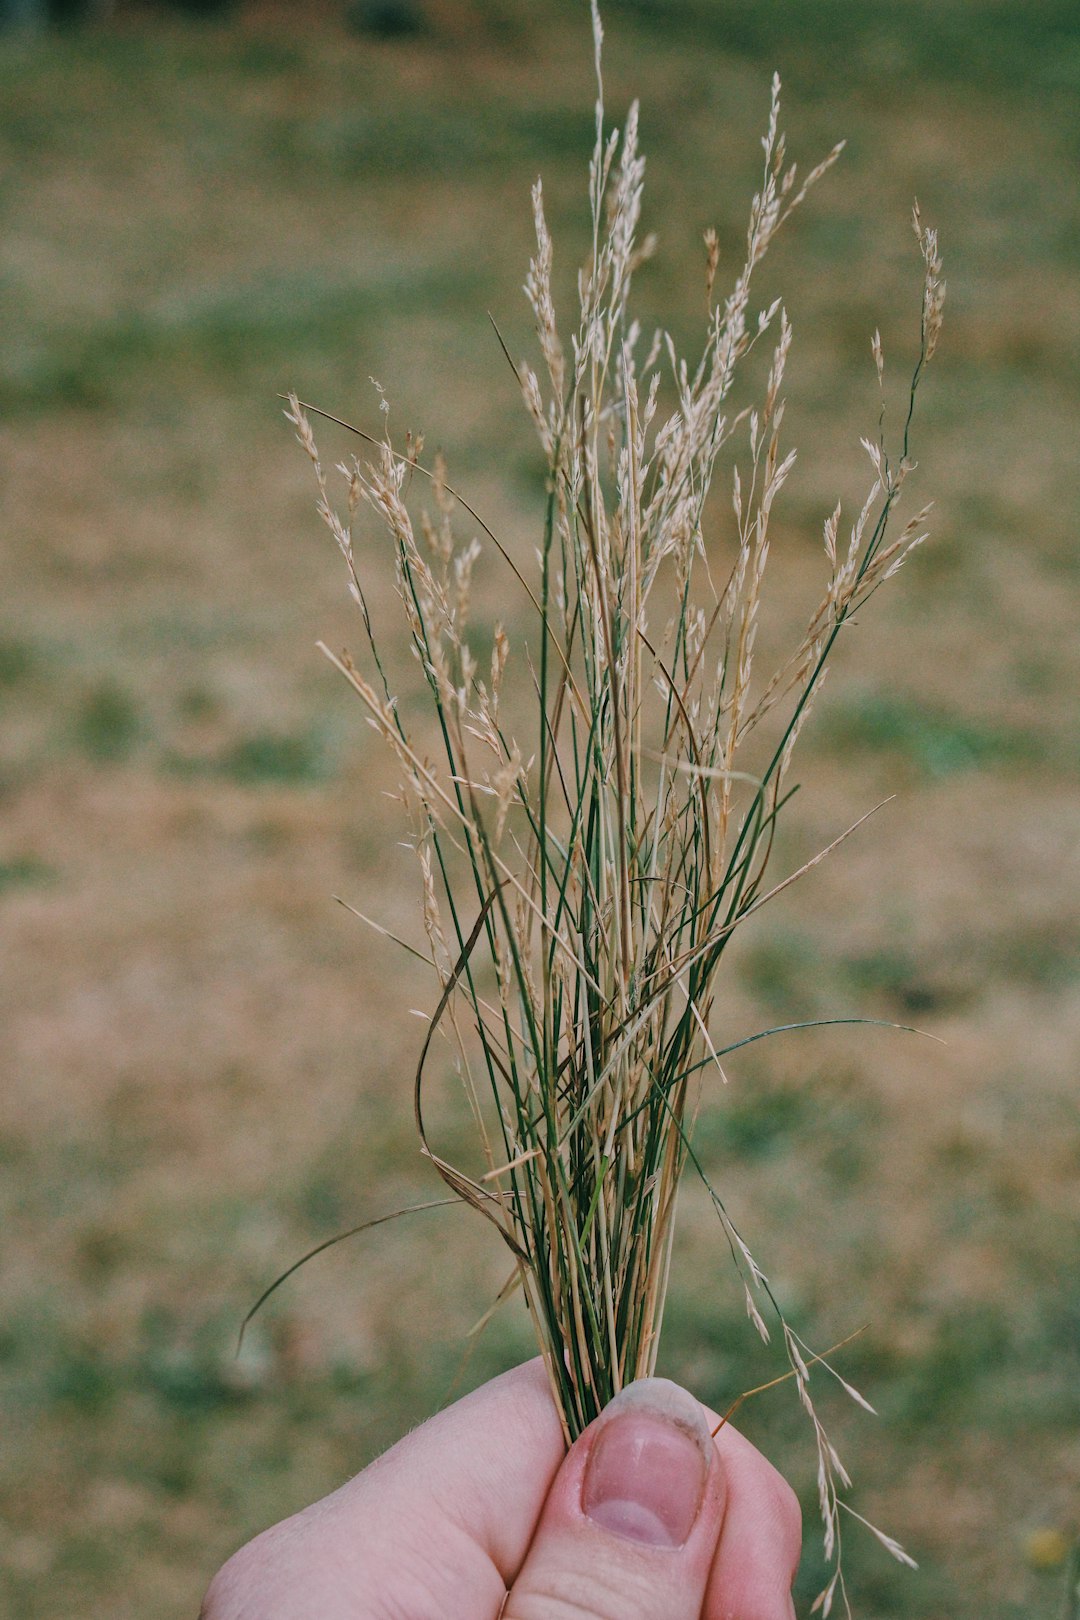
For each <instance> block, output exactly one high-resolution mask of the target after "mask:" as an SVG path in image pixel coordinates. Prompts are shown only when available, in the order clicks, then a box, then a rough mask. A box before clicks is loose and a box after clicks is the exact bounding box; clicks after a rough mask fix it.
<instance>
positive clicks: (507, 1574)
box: [202, 1361, 801, 1620]
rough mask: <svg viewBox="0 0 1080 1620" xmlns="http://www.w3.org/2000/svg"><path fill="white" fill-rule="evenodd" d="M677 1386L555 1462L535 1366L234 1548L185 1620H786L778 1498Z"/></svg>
mask: <svg viewBox="0 0 1080 1620" xmlns="http://www.w3.org/2000/svg"><path fill="white" fill-rule="evenodd" d="M719 1423H720V1420H719V1418H718V1417H717V1416H716V1415H715V1414H714V1413H711V1412H709V1411H708V1410H707V1409H706V1408H704V1407H702V1406H700V1405H699V1403H698V1402H697V1401H696V1400H695V1399H694V1398H693V1396H691V1395H689V1394H688V1393H687V1392H686V1391H685V1390H682V1389H680V1388H679V1387H678V1386H676V1385H673V1384H669V1383H667V1381H666V1380H663V1379H656V1380H652V1379H650V1380H644V1381H642V1382H641V1383H639V1384H636V1385H632V1386H631V1387H630V1390H629V1391H627V1392H624V1394H623V1395H622V1396H621V1397H618V1398H617V1399H616V1401H615V1402H614V1403H612V1405H611V1406H609V1407H608V1408H607V1409H606V1410H605V1411H604V1412H603V1413H602V1414H601V1416H600V1417H599V1418H598V1419H597V1420H596V1422H595V1423H593V1424H592V1425H591V1426H590V1427H589V1428H588V1429H587V1430H586V1431H585V1433H584V1434H583V1435H582V1436H581V1437H580V1439H578V1440H577V1442H576V1443H575V1444H574V1445H573V1446H572V1447H571V1448H570V1450H569V1451H567V1450H566V1447H565V1445H564V1442H563V1437H562V1431H561V1429H560V1426H559V1420H558V1417H557V1415H556V1412H555V1407H554V1404H553V1402H552V1398H551V1393H550V1390H549V1388H548V1383H547V1379H546V1376H545V1374H544V1371H543V1368H542V1366H541V1364H540V1362H538V1361H533V1362H529V1363H527V1364H526V1365H525V1366H522V1367H517V1368H515V1369H514V1370H513V1371H512V1372H509V1373H505V1374H503V1376H502V1377H501V1378H496V1379H494V1380H493V1381H492V1382H491V1383H489V1384H485V1385H484V1386H483V1388H481V1389H478V1390H476V1391H475V1392H474V1393H473V1394H471V1395H468V1396H466V1397H465V1399H464V1400H461V1401H458V1402H457V1403H456V1404H455V1405H454V1406H451V1407H449V1408H448V1409H447V1410H446V1411H444V1412H440V1413H439V1414H438V1416H436V1417H434V1418H432V1419H430V1420H429V1422H427V1423H425V1424H424V1425H423V1426H422V1427H421V1428H419V1429H416V1430H414V1432H413V1433H412V1434H409V1435H407V1436H406V1437H405V1439H403V1440H401V1441H399V1442H398V1444H397V1445H396V1446H394V1447H393V1448H392V1449H391V1450H390V1451H388V1452H386V1453H385V1455H383V1456H382V1457H380V1458H378V1460H377V1461H376V1462H374V1463H372V1464H371V1466H370V1467H368V1468H365V1469H364V1471H363V1472H362V1473H360V1474H358V1475H357V1476H356V1478H355V1479H353V1480H350V1481H349V1483H348V1484H347V1485H343V1486H342V1487H341V1489H340V1490H337V1491H335V1492H334V1493H333V1494H332V1495H331V1496H327V1497H325V1498H324V1499H323V1500H322V1501H321V1502H316V1503H315V1504H314V1506H312V1507H309V1508H305V1509H304V1511H303V1512H301V1513H297V1514H295V1515H294V1516H293V1517H292V1518H290V1519H286V1520H284V1521H283V1522H282V1523H281V1524H278V1525H275V1526H274V1528H273V1529H271V1530H267V1531H265V1532H264V1533H263V1534H262V1535H261V1536H258V1537H256V1539H255V1540H254V1541H251V1542H249V1543H248V1544H247V1546H245V1547H242V1548H241V1549H240V1551H239V1552H238V1553H236V1554H235V1555H234V1557H232V1558H231V1559H230V1560H229V1562H228V1563H227V1564H226V1565H225V1566H224V1567H223V1568H222V1569H221V1570H219V1572H218V1574H217V1575H216V1576H215V1578H214V1580H213V1582H212V1584H211V1586H210V1590H209V1592H208V1593H207V1595H206V1600H205V1603H204V1605H203V1610H202V1620H793V1617H794V1614H795V1610H794V1606H793V1604H792V1600H791V1583H792V1580H793V1579H794V1575H795V1571H796V1568H797V1566H798V1561H799V1550H800V1541H801V1531H800V1517H799V1507H798V1503H797V1501H796V1499H795V1495H794V1492H793V1491H792V1490H791V1488H790V1486H789V1485H788V1484H787V1482H786V1481H785V1480H784V1479H783V1478H782V1476H781V1475H780V1474H779V1473H777V1471H776V1469H775V1468H773V1467H772V1465H771V1464H770V1463H769V1462H767V1461H766V1460H765V1458H764V1457H763V1456H762V1455H761V1453H760V1452H759V1451H757V1450H756V1449H755V1447H754V1446H752V1445H751V1444H750V1442H749V1441H748V1440H747V1439H745V1438H744V1436H742V1435H741V1434H739V1433H738V1432H737V1430H735V1429H733V1428H732V1427H731V1426H730V1425H729V1424H724V1425H723V1426H721V1427H720V1428H719V1429H718V1430H717V1432H716V1434H715V1436H714V1435H713V1434H712V1432H711V1431H712V1430H714V1429H716V1428H717V1425H718V1424H719Z"/></svg>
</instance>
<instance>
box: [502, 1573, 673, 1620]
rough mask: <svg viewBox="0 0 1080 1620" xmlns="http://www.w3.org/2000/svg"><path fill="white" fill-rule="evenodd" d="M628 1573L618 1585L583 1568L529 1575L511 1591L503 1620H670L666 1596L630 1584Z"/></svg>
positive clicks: (647, 1588) (642, 1586)
mask: <svg viewBox="0 0 1080 1620" xmlns="http://www.w3.org/2000/svg"><path fill="white" fill-rule="evenodd" d="M628 1573H629V1572H628V1571H625V1570H624V1571H622V1572H621V1579H620V1580H618V1581H617V1582H616V1581H608V1580H605V1579H604V1578H603V1576H602V1575H600V1574H598V1573H596V1572H588V1571H582V1570H579V1569H574V1570H571V1569H545V1570H543V1571H542V1572H540V1571H538V1572H537V1574H536V1575H535V1576H533V1577H531V1578H530V1577H529V1576H528V1575H527V1574H526V1576H525V1579H524V1580H522V1579H519V1581H518V1583H517V1584H516V1585H515V1587H514V1588H513V1590H512V1591H511V1593H510V1595H509V1598H508V1599H507V1603H506V1607H505V1609H504V1610H503V1614H502V1620H661V1617H663V1620H669V1617H670V1615H671V1610H670V1607H669V1606H667V1604H666V1600H665V1595H664V1594H663V1593H660V1592H657V1591H654V1590H650V1589H649V1588H650V1585H651V1584H653V1583H646V1582H644V1581H642V1582H630V1581H628V1579H627V1575H628ZM668 1595H670V1594H668Z"/></svg>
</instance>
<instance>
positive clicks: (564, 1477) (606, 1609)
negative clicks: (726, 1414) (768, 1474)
mask: <svg viewBox="0 0 1080 1620" xmlns="http://www.w3.org/2000/svg"><path fill="white" fill-rule="evenodd" d="M725 1495H726V1481H725V1470H724V1466H723V1463H722V1462H721V1458H720V1453H719V1451H718V1450H717V1448H716V1447H715V1446H714V1445H713V1442H712V1438H711V1435H710V1431H709V1426H708V1423H707V1421H706V1418H705V1413H704V1411H703V1409H702V1407H701V1406H700V1405H699V1403H698V1402H697V1401H696V1400H695V1399H694V1398H693V1396H692V1395H688V1394H687V1392H686V1391H685V1390H684V1389H680V1387H679V1386H678V1385H677V1384H672V1383H669V1382H668V1380H667V1379H665V1378H645V1379H641V1380H639V1381H638V1382H637V1383H635V1384H630V1385H628V1386H627V1387H626V1388H625V1389H624V1390H623V1391H622V1393H621V1394H620V1395H617V1396H616V1397H615V1399H614V1400H613V1401H612V1402H611V1403H610V1404H609V1405H608V1406H607V1407H606V1408H605V1410H604V1411H603V1412H602V1413H601V1415H600V1417H599V1418H597V1420H596V1422H595V1423H593V1424H591V1425H590V1427H589V1428H588V1429H587V1430H586V1431H585V1433H584V1434H583V1435H582V1436H581V1438H580V1439H579V1440H578V1441H577V1443H576V1444H575V1445H574V1446H573V1447H571V1449H570V1451H569V1453H568V1454H567V1457H566V1460H565V1462H564V1463H563V1465H562V1467H561V1468H560V1470H559V1472H558V1474H557V1475H556V1477H555V1481H554V1484H553V1485H552V1487H551V1490H550V1493H549V1495H548V1498H547V1502H546V1503H545V1505H544V1511H543V1515H542V1517H541V1520H540V1524H539V1527H538V1529H537V1532H536V1537H535V1539H534V1541H533V1544H532V1546H531V1547H530V1549H529V1554H528V1557H527V1558H526V1560H525V1563H524V1566H523V1567H522V1570H521V1573H520V1574H519V1575H518V1578H517V1580H516V1581H515V1582H514V1585H513V1587H512V1589H511V1591H510V1593H509V1596H508V1597H507V1601H506V1608H505V1610H504V1615H505V1620H568V1617H570V1616H573V1617H574V1620H699V1616H700V1614H701V1604H702V1599H703V1596H704V1593H705V1588H706V1583H707V1581H708V1578H709V1570H710V1567H711V1565H712V1562H713V1555H714V1552H715V1549H716V1544H717V1539H718V1537H719V1534H720V1526H721V1521H722V1519H723V1515H724V1504H725Z"/></svg>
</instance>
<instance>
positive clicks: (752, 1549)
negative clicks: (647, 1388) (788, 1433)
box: [702, 1412, 802, 1620]
mask: <svg viewBox="0 0 1080 1620" xmlns="http://www.w3.org/2000/svg"><path fill="white" fill-rule="evenodd" d="M707 1416H708V1418H709V1421H710V1426H711V1427H712V1428H714V1429H715V1428H716V1425H717V1424H718V1423H719V1421H720V1420H719V1418H718V1417H717V1416H716V1415H715V1413H711V1412H710V1413H708V1414H707ZM715 1445H716V1449H717V1451H718V1453H719V1455H720V1459H721V1462H722V1463H723V1467H724V1474H725V1477H726V1479H727V1481H728V1493H727V1507H726V1509H725V1511H724V1524H723V1530H722V1532H721V1536H720V1542H719V1545H718V1547H717V1549H716V1557H715V1558H714V1560H713V1567H712V1573H711V1575H710V1577H709V1583H708V1586H707V1588H706V1592H705V1603H704V1608H703V1611H702V1612H703V1616H704V1620H729V1617H730V1616H731V1615H738V1616H739V1620H794V1614H795V1607H794V1604H793V1602H792V1598H791V1586H792V1582H793V1581H794V1579H795V1575H796V1572H797V1570H798V1567H799V1555H800V1552H801V1550H802V1514H801V1512H800V1509H799V1499H798V1497H797V1496H796V1495H795V1492H794V1491H793V1490H792V1488H791V1486H790V1485H789V1484H788V1482H787V1480H786V1479H785V1478H784V1477H783V1475H782V1474H780V1473H779V1472H778V1471H777V1470H776V1469H775V1468H774V1467H773V1465H772V1464H771V1463H770V1462H768V1461H767V1460H766V1458H764V1457H763V1456H762V1455H761V1452H760V1451H758V1449H757V1447H756V1446H754V1445H752V1444H751V1442H750V1441H749V1440H747V1439H746V1437H745V1435H742V1434H740V1433H739V1432H738V1430H737V1429H733V1428H732V1427H731V1426H730V1424H727V1423H725V1424H724V1426H723V1427H722V1428H721V1429H720V1430H719V1432H718V1433H717V1434H716V1438H715Z"/></svg>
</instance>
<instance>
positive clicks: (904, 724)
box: [819, 690, 1043, 777]
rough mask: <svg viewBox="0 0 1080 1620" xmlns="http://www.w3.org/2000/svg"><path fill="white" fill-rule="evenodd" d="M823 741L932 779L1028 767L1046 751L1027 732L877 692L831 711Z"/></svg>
mask: <svg viewBox="0 0 1080 1620" xmlns="http://www.w3.org/2000/svg"><path fill="white" fill-rule="evenodd" d="M819 735H820V736H821V739H822V741H823V742H824V743H825V745H826V746H828V747H829V748H831V749H832V750H833V752H835V753H838V754H843V755H848V754H850V755H859V754H875V753H878V754H884V753H892V754H899V755H901V756H902V757H903V758H904V759H905V760H907V761H908V763H909V764H911V765H912V766H914V768H915V769H916V770H917V771H918V772H919V773H920V774H921V775H923V776H928V777H946V776H954V775H956V774H957V773H958V772H961V771H977V770H984V769H987V768H990V767H995V766H1001V765H1014V764H1024V763H1030V762H1032V761H1033V760H1037V759H1038V758H1039V757H1040V755H1041V753H1042V751H1043V750H1042V748H1041V747H1040V744H1039V741H1038V739H1036V738H1033V737H1031V736H1030V735H1029V734H1028V733H1026V732H1020V731H1017V730H1014V729H1010V728H1008V727H1004V726H995V725H991V724H988V723H985V722H982V721H978V720H969V719H967V718H965V717H964V716H962V715H959V714H954V713H950V712H949V711H948V710H946V709H942V708H931V707H929V706H927V705H923V704H920V703H918V702H916V701H915V700H914V699H913V698H909V697H904V696H897V695H893V694H891V693H888V692H883V691H875V690H870V691H865V692H863V693H862V694H860V695H859V696H858V697H856V698H854V699H851V700H849V701H848V702H846V703H845V704H843V705H842V706H838V707H836V708H834V709H833V710H831V711H830V713H829V715H828V717H827V718H826V719H825V720H824V723H823V725H822V727H821V731H820V734H819Z"/></svg>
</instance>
